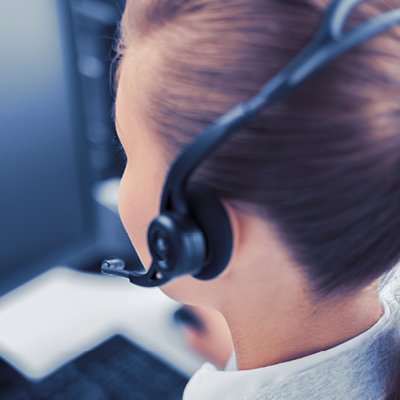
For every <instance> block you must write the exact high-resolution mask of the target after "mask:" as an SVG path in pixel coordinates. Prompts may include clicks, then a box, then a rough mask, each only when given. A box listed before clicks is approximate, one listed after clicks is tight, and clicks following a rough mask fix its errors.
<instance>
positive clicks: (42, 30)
mask: <svg viewBox="0 0 400 400" xmlns="http://www.w3.org/2000/svg"><path fill="white" fill-rule="evenodd" d="M68 3H69V2H68V1H65V0H35V1H32V0H13V1H2V2H0V32H1V35H0V54H1V62H0V132H1V133H0V295H2V294H4V293H6V292H7V291H9V290H10V289H12V288H14V287H16V286H18V285H19V284H21V283H23V282H25V281H27V280H28V279H30V278H32V277H34V276H36V275H37V274H39V273H41V272H43V271H45V270H46V269H48V268H50V267H51V266H53V265H55V264H59V263H63V262H65V261H66V260H69V261H71V260H73V259H76V258H78V257H79V255H80V254H81V253H82V252H84V250H85V249H87V248H88V247H90V246H91V244H93V241H94V240H95V225H96V218H95V215H94V212H93V200H92V196H91V193H90V190H91V178H90V167H89V162H88V157H87V146H86V139H85V133H84V129H85V125H84V124H85V122H84V119H83V110H82V102H81V99H80V87H79V77H78V73H77V69H76V58H75V55H74V47H73V35H72V27H71V21H70V10H69V6H68Z"/></svg>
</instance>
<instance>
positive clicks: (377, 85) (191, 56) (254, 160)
mask: <svg viewBox="0 0 400 400" xmlns="http://www.w3.org/2000/svg"><path fill="white" fill-rule="evenodd" d="M395 2H397V0H396V1H391V0H380V1H378V0H377V1H370V2H368V3H363V4H362V5H361V6H359V7H358V8H357V9H356V10H354V11H353V12H352V15H351V18H350V21H349V26H352V25H354V24H357V23H360V22H362V21H364V20H366V19H368V18H371V17H372V16H373V15H376V14H378V13H381V12H384V11H388V10H390V9H393V8H394V7H395ZM327 3H328V1H326V0H280V1H277V0H221V1H215V0H162V1H161V0H146V1H135V2H129V3H128V7H127V10H126V12H125V14H124V17H123V21H122V25H121V30H122V35H121V41H120V45H119V50H120V53H121V54H122V55H123V54H124V52H125V48H126V47H130V46H131V45H132V44H134V43H135V42H137V41H144V40H147V41H149V40H152V41H153V44H154V45H155V47H156V48H157V51H158V62H157V64H156V65H152V67H151V71H150V74H151V80H152V81H151V83H150V82H149V83H148V85H147V88H146V89H147V100H146V107H143V109H142V110H141V112H142V115H144V116H145V118H146V121H148V122H149V124H150V127H151V129H152V130H153V131H154V132H156V133H158V134H159V136H160V138H161V139H162V141H163V144H164V148H165V154H166V157H167V159H168V160H169V161H171V160H172V156H174V155H176V154H177V153H178V152H179V151H180V149H181V148H182V147H184V146H185V145H186V144H187V143H188V142H190V141H191V139H192V138H193V137H194V136H195V135H196V134H198V133H199V132H201V131H202V130H203V129H204V128H205V127H206V126H207V124H209V123H210V122H212V121H213V120H214V119H216V118H217V117H218V116H220V115H221V114H222V113H224V112H226V111H227V110H229V109H230V108H232V107H233V106H234V105H236V104H237V103H239V102H241V101H245V100H248V99H250V98H251V97H252V96H253V95H255V94H256V93H257V92H258V90H259V89H260V87H261V86H262V85H263V84H264V83H265V82H267V81H268V79H270V78H271V77H272V76H273V75H274V74H275V73H276V72H278V71H279V70H280V69H281V68H282V67H283V66H284V65H285V64H286V63H287V62H288V61H289V60H290V59H292V58H293V56H294V55H295V54H297V53H298V52H299V50H300V49H301V48H303V47H304V45H305V44H306V43H307V42H308V41H309V40H310V39H311V37H312V36H313V34H314V33H315V30H316V28H317V26H318V23H319V22H320V20H321V15H322V14H323V12H324V10H325V8H326V5H327ZM397 7H399V5H397ZM399 66H400V29H399V27H395V28H393V29H391V30H390V31H387V32H385V33H383V34H381V35H379V36H378V37H376V38H374V39H372V40H369V41H367V42H364V43H363V44H361V45H359V46H358V47H357V48H355V49H352V50H351V51H349V52H348V53H346V54H345V55H344V56H342V57H341V58H340V59H338V60H336V61H335V62H333V63H332V64H331V65H329V66H328V67H326V68H325V69H324V70H323V71H322V72H320V73H319V74H318V75H317V76H315V77H314V78H312V79H311V80H310V81H309V82H308V83H307V84H305V85H303V86H302V87H301V88H299V90H297V91H296V92H295V93H294V94H293V95H292V96H291V97H290V98H289V99H288V100H286V101H284V102H283V103H281V104H277V105H275V106H273V107H270V108H267V109H265V110H264V111H263V112H262V114H261V115H260V116H259V117H258V118H257V119H256V120H255V121H254V122H253V123H252V124H251V125H250V126H248V127H247V128H246V129H245V130H243V131H242V132H240V133H238V134H236V135H235V136H234V137H233V138H232V139H230V140H229V141H228V142H227V143H225V144H224V145H223V146H221V148H220V149H218V150H217V151H216V152H215V154H213V155H212V157H210V159H209V160H207V162H205V163H204V165H202V166H201V168H199V170H198V171H197V172H196V174H195V176H194V179H196V180H199V181H200V182H202V183H203V184H205V185H207V186H209V187H210V188H211V189H212V190H214V191H215V192H216V193H217V194H218V195H219V196H221V197H222V198H224V199H229V200H235V201H240V202H244V203H246V204H250V205H251V206H252V207H253V209H254V210H256V211H257V212H258V213H260V215H262V216H264V217H267V218H268V219H269V220H271V221H272V222H274V223H275V225H276V226H277V227H278V230H279V232H280V235H281V238H282V240H283V241H284V242H285V243H286V244H287V246H288V248H289V249H290V250H291V252H292V255H293V258H294V259H295V260H296V261H297V262H298V264H299V265H301V266H302V267H303V268H304V271H305V272H306V273H307V275H308V277H309V279H310V281H311V282H313V285H314V288H315V291H316V293H317V294H319V295H320V296H326V295H329V294H332V293H337V292H340V291H350V290H356V289H359V288H360V287H362V286H364V285H366V284H368V283H370V282H371V281H373V280H375V279H376V278H378V277H379V276H381V275H382V274H383V273H385V272H387V271H388V270H390V269H391V268H392V267H393V265H394V264H395V263H396V262H397V261H398V260H399V259H400V212H399V211H400V206H399V205H400V101H399V93H400V67H399ZM393 398H394V397H393Z"/></svg>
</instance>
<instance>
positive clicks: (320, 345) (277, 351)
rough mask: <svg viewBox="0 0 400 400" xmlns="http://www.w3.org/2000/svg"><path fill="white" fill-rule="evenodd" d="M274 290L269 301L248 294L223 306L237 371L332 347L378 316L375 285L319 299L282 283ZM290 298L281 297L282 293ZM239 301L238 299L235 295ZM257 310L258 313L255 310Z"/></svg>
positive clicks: (380, 307)
mask: <svg viewBox="0 0 400 400" xmlns="http://www.w3.org/2000/svg"><path fill="white" fill-rule="evenodd" d="M285 289H286V290H283V288H282V291H281V292H280V293H278V291H277V292H276V295H275V298H274V301H273V306H269V307H268V312H265V309H266V308H267V307H266V306H265V304H268V303H265V302H262V303H259V306H258V307H255V306H254V301H253V300H252V299H249V303H247V302H246V301H240V304H237V303H235V304H234V303H231V306H232V307H228V308H227V309H225V310H224V313H223V314H224V316H225V318H226V320H227V322H228V325H229V328H230V331H231V334H232V339H233V343H234V348H235V353H236V360H237V366H238V369H239V370H246V369H254V368H261V367H265V366H268V365H274V364H277V363H281V362H285V361H290V360H294V359H297V358H301V357H304V356H307V355H310V354H313V353H316V352H319V351H322V350H327V349H329V348H332V347H334V346H337V345H339V344H341V343H343V342H345V341H347V340H349V339H351V338H353V337H355V336H357V335H359V334H361V333H362V332H364V331H366V330H368V329H369V328H370V327H371V326H373V325H374V324H375V323H376V322H377V321H378V320H379V318H380V317H381V315H382V306H381V304H380V301H379V297H378V285H377V283H374V284H373V285H370V286H369V287H368V288H367V289H364V290H362V291H361V292H358V293H357V294H356V295H353V296H348V297H345V298H341V299H330V300H326V301H323V302H319V303H318V302H315V301H309V300H308V297H309V296H307V295H305V294H304V293H303V295H302V293H301V292H298V293H297V295H294V292H293V291H290V290H288V288H287V287H286V288H285ZM288 293H289V294H290V301H288V302H287V301H285V300H287V299H284V297H285V294H286V295H287V294H288ZM241 300H243V299H241ZM260 309H263V310H264V312H261V311H260Z"/></svg>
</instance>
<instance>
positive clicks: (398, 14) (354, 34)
mask: <svg viewBox="0 0 400 400" xmlns="http://www.w3.org/2000/svg"><path fill="white" fill-rule="evenodd" d="M362 1H365V0H334V1H333V2H332V3H331V4H330V5H329V7H328V9H327V11H326V14H325V16H324V19H323V21H322V23H321V25H320V28H319V30H318V31H317V33H316V34H315V36H314V38H313V40H312V41H311V42H310V44H309V45H308V46H307V47H306V48H304V49H303V50H302V51H301V52H300V53H299V54H298V55H297V56H296V57H295V58H294V59H293V60H292V61H291V62H290V63H289V64H288V65H287V66H286V67H284V68H283V69H282V70H281V71H280V72H279V73H278V74H277V75H275V76H274V77H273V78H272V79H271V80H270V81H269V82H268V83H266V84H265V85H264V86H263V87H262V88H261V90H260V91H259V93H258V94H257V95H256V96H255V97H253V98H252V99H251V100H249V101H248V102H246V103H241V104H238V105H237V106H235V107H234V108H233V109H231V110H230V111H228V112H227V113H226V114H224V115H222V116H221V117H220V118H218V119H217V120H216V121H215V122H214V123H212V124H211V125H209V126H208V127H207V128H206V129H205V130H204V131H203V132H202V133H201V134H200V135H199V136H198V137H197V138H196V139H194V140H193V142H192V143H190V145H189V146H188V147H187V149H186V150H184V151H183V152H182V154H180V155H179V156H178V157H177V158H176V160H175V161H174V162H173V164H172V166H171V168H170V170H169V173H168V176H167V178H166V181H165V185H164V189H163V194H162V201H161V206H160V212H163V211H165V210H168V209H173V210H176V211H178V212H182V213H185V212H187V210H186V203H185V187H186V184H187V181H188V178H189V176H190V175H191V174H192V172H193V171H194V170H195V169H196V167H198V166H199V164H200V163H201V162H202V161H203V160H204V159H205V158H206V157H207V156H208V155H209V154H210V153H211V152H212V151H213V150H214V149H215V148H217V147H218V146H219V145H220V144H221V142H223V141H225V140H227V139H228V138H229V137H230V136H231V135H233V134H234V133H236V132H238V131H239V130H240V129H242V128H244V127H245V126H246V125H247V124H248V123H249V122H250V121H251V120H253V119H254V118H255V117H256V116H257V114H258V113H259V112H260V111H261V110H262V109H263V108H264V107H265V106H267V105H270V104H273V103H276V102H278V101H282V100H284V99H285V98H286V97H287V96H288V95H289V94H290V93H291V92H292V91H293V90H294V89H295V88H297V87H298V86H299V85H300V84H301V83H303V82H304V81H305V80H307V79H308V78H310V77H311V76H312V75H314V74H315V73H316V72H318V71H319V70H320V69H321V68H322V67H324V66H325V65H326V64H328V63H329V62H331V61H332V60H334V59H335V58H337V57H339V56H340V55H342V54H343V53H344V52H346V51H347V50H349V49H351V48H352V47H355V46H357V45H358V44H359V43H361V42H363V41H365V40H367V39H369V38H371V37H373V36H376V35H377V34H379V33H380V32H382V31H384V30H386V29H388V28H390V27H392V26H394V25H396V24H399V23H400V9H397V10H393V11H389V12H387V13H384V14H381V15H378V16H377V17H374V18H372V19H371V20H369V21H367V22H364V23H363V24H361V25H359V26H358V27H356V28H354V29H352V30H351V31H349V32H346V33H343V27H344V25H345V23H346V20H347V17H348V15H349V14H350V12H351V10H352V9H353V8H354V7H355V6H356V5H358V4H359V3H361V2H362Z"/></svg>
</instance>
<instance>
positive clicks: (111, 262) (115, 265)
mask: <svg viewBox="0 0 400 400" xmlns="http://www.w3.org/2000/svg"><path fill="white" fill-rule="evenodd" d="M124 268H125V261H124V260H122V259H121V258H116V257H114V258H108V259H106V260H104V261H103V262H102V264H101V272H103V273H105V274H110V269H113V270H116V269H117V270H123V269H124Z"/></svg>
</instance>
